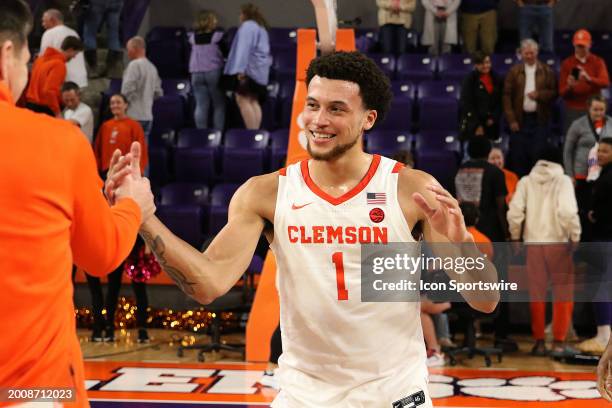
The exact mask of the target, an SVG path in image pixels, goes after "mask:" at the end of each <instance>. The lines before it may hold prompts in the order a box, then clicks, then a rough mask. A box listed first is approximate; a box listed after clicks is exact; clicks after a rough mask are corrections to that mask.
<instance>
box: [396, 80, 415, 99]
mask: <svg viewBox="0 0 612 408" xmlns="http://www.w3.org/2000/svg"><path fill="white" fill-rule="evenodd" d="M416 89H417V87H416V84H414V83H413V82H411V81H393V82H391V91H392V92H393V96H394V97H396V98H397V97H406V98H410V99H414V98H415V95H416Z"/></svg>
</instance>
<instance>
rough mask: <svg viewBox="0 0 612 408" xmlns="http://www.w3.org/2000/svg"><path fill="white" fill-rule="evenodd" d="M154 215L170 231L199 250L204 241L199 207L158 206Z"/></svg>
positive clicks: (202, 222) (202, 217)
mask: <svg viewBox="0 0 612 408" xmlns="http://www.w3.org/2000/svg"><path fill="white" fill-rule="evenodd" d="M156 215H157V216H158V217H159V219H160V220H161V221H162V222H163V223H164V224H165V225H166V226H167V227H168V229H169V230H170V231H172V232H173V233H174V234H176V235H177V236H178V237H179V238H181V239H182V240H184V241H185V242H187V243H189V244H190V245H192V246H194V247H196V248H200V246H201V245H202V242H203V241H204V210H203V209H202V207H200V206H199V205H193V204H192V205H160V206H159V207H157V213H156Z"/></svg>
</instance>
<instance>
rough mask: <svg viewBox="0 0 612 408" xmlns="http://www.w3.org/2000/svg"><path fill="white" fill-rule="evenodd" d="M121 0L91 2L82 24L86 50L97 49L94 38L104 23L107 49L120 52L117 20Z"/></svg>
mask: <svg viewBox="0 0 612 408" xmlns="http://www.w3.org/2000/svg"><path fill="white" fill-rule="evenodd" d="M122 8H123V0H91V3H90V5H89V11H88V12H87V15H86V16H85V22H84V24H83V42H84V44H85V49H86V50H95V49H96V48H97V41H96V36H97V34H98V29H99V28H100V25H101V24H102V22H103V21H106V27H107V35H108V49H109V50H112V51H120V50H121V48H122V47H121V41H120V40H119V19H120V18H121V9H122Z"/></svg>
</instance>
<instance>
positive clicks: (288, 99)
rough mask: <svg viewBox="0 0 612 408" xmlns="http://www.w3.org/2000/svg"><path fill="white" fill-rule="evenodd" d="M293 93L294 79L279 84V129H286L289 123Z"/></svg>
mask: <svg viewBox="0 0 612 408" xmlns="http://www.w3.org/2000/svg"><path fill="white" fill-rule="evenodd" d="M294 92H295V78H292V79H285V80H284V81H283V82H281V83H280V88H279V94H278V101H279V105H280V106H279V109H278V110H279V113H278V114H279V121H278V126H279V127H280V128H288V127H289V126H290V123H291V110H292V107H293V94H294Z"/></svg>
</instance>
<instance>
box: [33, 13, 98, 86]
mask: <svg viewBox="0 0 612 408" xmlns="http://www.w3.org/2000/svg"><path fill="white" fill-rule="evenodd" d="M42 25H43V27H44V28H45V32H44V33H43V36H42V38H41V40H40V51H39V53H40V54H41V55H42V54H44V53H45V51H46V49H47V48H49V47H51V48H55V49H58V50H59V49H60V48H61V47H62V42H63V41H64V40H65V39H66V37H77V38H79V35H78V34H77V32H76V31H74V30H73V29H72V28H70V27H68V26H66V25H64V15H63V14H62V13H61V12H60V11H59V10H57V9H49V10H47V11H45V12H44V13H43V16H42ZM66 81H70V82H74V83H76V84H77V85H78V86H80V87H81V88H84V87H86V86H87V68H85V58H84V57H83V53H82V52H79V53H78V54H77V55H76V56H75V57H74V58H73V59H71V60H70V61H68V62H67V63H66Z"/></svg>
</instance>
